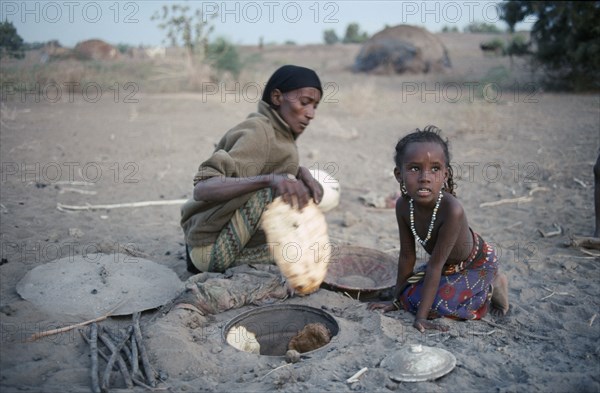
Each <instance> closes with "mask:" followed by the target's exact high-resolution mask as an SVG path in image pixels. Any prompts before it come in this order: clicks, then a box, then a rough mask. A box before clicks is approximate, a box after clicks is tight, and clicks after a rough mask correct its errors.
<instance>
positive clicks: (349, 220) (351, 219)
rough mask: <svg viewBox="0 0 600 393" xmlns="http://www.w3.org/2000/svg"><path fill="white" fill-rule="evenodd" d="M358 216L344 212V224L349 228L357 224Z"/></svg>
mask: <svg viewBox="0 0 600 393" xmlns="http://www.w3.org/2000/svg"><path fill="white" fill-rule="evenodd" d="M358 221H359V220H358V218H356V216H355V215H354V214H352V213H350V212H346V213H344V218H343V220H342V226H344V227H346V228H348V227H351V226H353V225H355V224H356V223H357V222H358Z"/></svg>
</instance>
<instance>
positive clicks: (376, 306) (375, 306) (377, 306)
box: [367, 302, 398, 312]
mask: <svg viewBox="0 0 600 393" xmlns="http://www.w3.org/2000/svg"><path fill="white" fill-rule="evenodd" d="M367 309H369V310H382V311H383V312H388V311H396V310H398V308H397V307H396V306H395V305H394V303H392V302H385V303H369V305H368V306H367Z"/></svg>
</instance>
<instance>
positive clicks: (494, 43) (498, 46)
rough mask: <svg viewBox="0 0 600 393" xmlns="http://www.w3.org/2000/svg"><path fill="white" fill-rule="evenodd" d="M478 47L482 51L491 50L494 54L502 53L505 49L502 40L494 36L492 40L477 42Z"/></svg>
mask: <svg viewBox="0 0 600 393" xmlns="http://www.w3.org/2000/svg"><path fill="white" fill-rule="evenodd" d="M479 47H480V48H481V50H482V51H484V52H493V53H494V54H496V55H502V54H504V53H505V51H506V48H505V45H504V41H502V40H501V39H500V38H494V39H492V40H489V41H486V42H482V43H481V44H479Z"/></svg>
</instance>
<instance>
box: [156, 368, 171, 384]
mask: <svg viewBox="0 0 600 393" xmlns="http://www.w3.org/2000/svg"><path fill="white" fill-rule="evenodd" d="M158 379H159V380H161V381H163V382H164V381H166V380H167V379H169V374H168V373H167V372H166V371H164V370H158Z"/></svg>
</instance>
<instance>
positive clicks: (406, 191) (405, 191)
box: [400, 183, 408, 195]
mask: <svg viewBox="0 0 600 393" xmlns="http://www.w3.org/2000/svg"><path fill="white" fill-rule="evenodd" d="M400 192H401V193H402V195H407V194H408V190H407V189H406V186H405V185H404V183H401V184H400Z"/></svg>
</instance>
